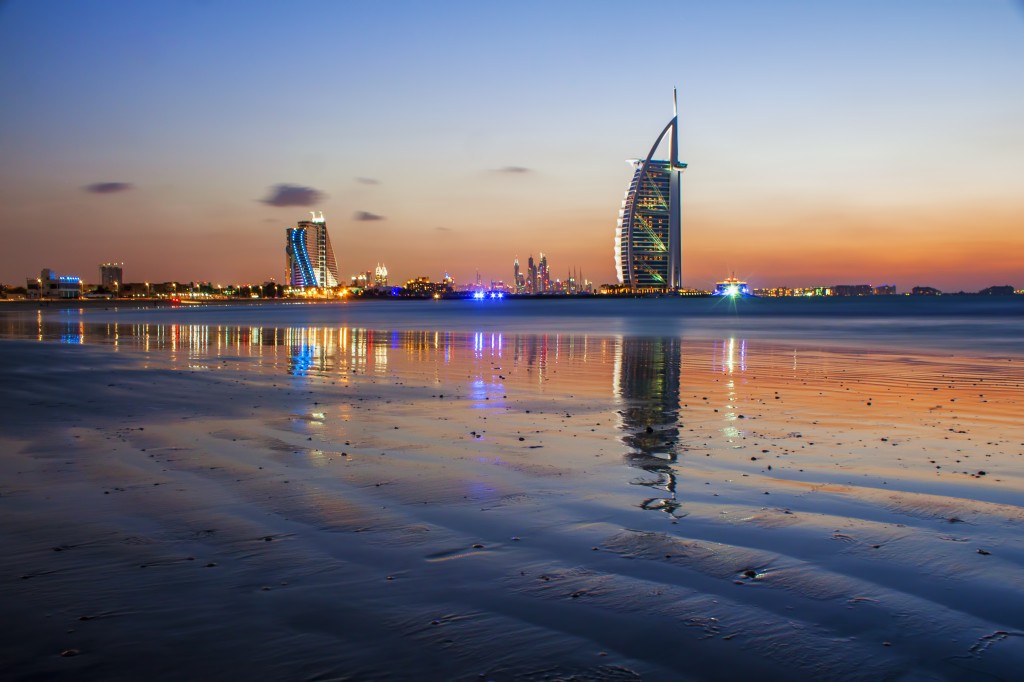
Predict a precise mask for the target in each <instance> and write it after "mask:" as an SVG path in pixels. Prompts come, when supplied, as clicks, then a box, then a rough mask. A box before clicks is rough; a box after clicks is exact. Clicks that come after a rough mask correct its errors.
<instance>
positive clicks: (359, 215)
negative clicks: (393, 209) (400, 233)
mask: <svg viewBox="0 0 1024 682" xmlns="http://www.w3.org/2000/svg"><path fill="white" fill-rule="evenodd" d="M352 219H353V220H358V221H360V222H369V221H372V220H384V216H382V215H377V214H376V213H370V212H369V211H356V212H355V215H353V216H352Z"/></svg>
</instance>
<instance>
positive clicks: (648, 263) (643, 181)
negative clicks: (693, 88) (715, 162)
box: [615, 90, 686, 291]
mask: <svg viewBox="0 0 1024 682" xmlns="http://www.w3.org/2000/svg"><path fill="white" fill-rule="evenodd" d="M670 131H671V134H670V135H669V150H668V156H669V159H668V161H659V160H655V159H654V158H653V157H654V153H655V152H656V151H657V150H658V146H659V145H660V144H661V141H662V140H663V139H664V137H665V134H666V133H669V132H670ZM628 163H629V164H630V165H631V166H632V167H633V177H632V178H631V179H630V181H629V186H628V187H627V188H626V196H625V198H624V199H623V200H622V208H621V209H620V210H619V221H618V225H617V227H616V229H615V274H616V275H617V276H618V278H619V284H621V285H623V286H625V287H628V288H629V289H632V290H645V289H647V290H650V289H653V290H662V291H667V290H672V289H681V288H682V262H681V261H682V250H681V248H680V243H679V242H680V212H679V183H680V176H681V175H682V172H683V169H685V168H686V164H685V163H681V162H680V161H679V113H678V107H677V105H676V92H675V90H673V91H672V120H670V121H669V122H668V125H666V126H665V128H664V129H663V130H662V131H661V134H660V135H658V139H656V140H655V141H654V146H652V147H651V151H650V152H649V153H648V154H647V158H645V159H643V160H640V159H632V160H630V161H629V162H628Z"/></svg>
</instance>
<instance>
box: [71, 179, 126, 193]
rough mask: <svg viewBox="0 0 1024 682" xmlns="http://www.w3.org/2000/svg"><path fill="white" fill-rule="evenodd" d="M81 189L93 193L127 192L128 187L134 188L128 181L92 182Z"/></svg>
mask: <svg viewBox="0 0 1024 682" xmlns="http://www.w3.org/2000/svg"><path fill="white" fill-rule="evenodd" d="M82 189H84V190H85V191H86V192H91V193H93V194H116V193H117V192H127V191H128V190H130V189H135V185H133V184H132V183H130V182H94V183H92V184H91V185H86V186H85V187H83V188H82Z"/></svg>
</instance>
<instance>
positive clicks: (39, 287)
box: [25, 268, 82, 299]
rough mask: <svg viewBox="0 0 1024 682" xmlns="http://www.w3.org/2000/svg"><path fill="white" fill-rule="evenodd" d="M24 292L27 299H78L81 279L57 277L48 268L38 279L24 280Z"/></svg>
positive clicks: (72, 276)
mask: <svg viewBox="0 0 1024 682" xmlns="http://www.w3.org/2000/svg"><path fill="white" fill-rule="evenodd" d="M25 290H26V291H27V292H28V295H29V298H40V299H42V298H79V297H80V296H81V295H82V279H81V278H80V277H75V276H74V275H58V274H57V273H55V272H54V271H53V270H51V269H50V268H43V270H42V272H40V273H39V277H36V278H35V279H32V278H31V277H29V278H26V280H25ZM33 292H34V293H33Z"/></svg>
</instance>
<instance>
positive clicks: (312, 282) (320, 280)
mask: <svg viewBox="0 0 1024 682" xmlns="http://www.w3.org/2000/svg"><path fill="white" fill-rule="evenodd" d="M311 214H312V218H311V219H310V220H300V221H299V223H298V225H297V226H296V227H289V228H288V230H287V243H286V244H285V249H284V250H285V253H286V254H287V256H288V284H289V286H293V287H313V288H318V289H329V288H332V287H336V286H338V284H339V283H340V282H339V279H338V262H337V260H336V259H335V258H334V249H333V248H332V247H331V237H330V235H328V234H327V222H326V221H325V220H324V214H323V213H322V212H321V213H320V215H319V216H318V215H316V213H313V212H311Z"/></svg>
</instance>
